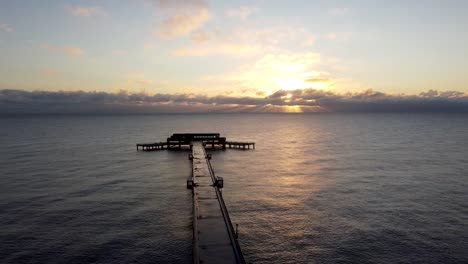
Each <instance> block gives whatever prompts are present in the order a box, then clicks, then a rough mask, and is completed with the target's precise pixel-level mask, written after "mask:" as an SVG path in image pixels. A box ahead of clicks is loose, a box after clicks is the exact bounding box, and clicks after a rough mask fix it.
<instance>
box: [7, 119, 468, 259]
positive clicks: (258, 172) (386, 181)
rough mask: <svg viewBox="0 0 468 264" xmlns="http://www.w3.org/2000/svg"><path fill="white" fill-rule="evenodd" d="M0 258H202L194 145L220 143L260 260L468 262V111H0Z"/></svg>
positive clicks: (233, 207) (246, 247)
mask: <svg viewBox="0 0 468 264" xmlns="http://www.w3.org/2000/svg"><path fill="white" fill-rule="evenodd" d="M0 124H1V129H0V143H1V144H0V263H15V264H16V263H191V245H192V244H191V242H192V241H191V238H192V233H191V230H192V229H191V223H192V219H191V215H192V212H191V210H192V208H191V192H190V191H189V190H187V189H186V188H185V180H186V177H187V176H188V175H190V173H191V165H190V162H189V160H188V159H187V154H188V152H167V151H160V152H137V151H136V148H135V143H137V142H152V141H159V140H164V139H165V138H166V137H167V136H169V135H171V134H172V133H174V132H220V133H222V134H223V135H226V136H227V137H228V139H233V140H248V141H255V142H256V143H257V145H256V146H257V148H256V150H254V151H241V150H226V151H212V152H211V153H213V159H212V163H213V166H214V169H215V172H216V174H217V175H218V176H222V177H223V178H224V181H225V183H224V185H225V188H224V190H223V193H224V197H225V201H226V204H227V206H228V208H229V210H230V213H231V219H232V221H233V222H234V223H238V224H239V232H240V237H239V242H240V244H241V247H242V250H243V252H244V255H245V257H246V259H247V261H248V262H249V263H468V115H446V114H432V115H431V114H368V115H366V114H348V115H338V114H336V115H335V114H316V115H313V114H304V115H287V114H259V115H252V114H248V115H247V114H239V115H237V114H231V115H153V116H17V117H0Z"/></svg>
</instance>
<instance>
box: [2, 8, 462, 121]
mask: <svg viewBox="0 0 468 264" xmlns="http://www.w3.org/2000/svg"><path fill="white" fill-rule="evenodd" d="M467 11H468V1H457V0H447V1H442V0H440V1H434V0H425V1H422V0H414V1H398V0H395V1H382V0H372V1H371V0H360V1H334V0H328V1H320V0H315V1H310V0H308V1H299V0H289V1H274V0H268V1H267V0H263V1H209V0H172V1H171V0H112V1H110V0H109V1H105V0H101V1H58V0H49V1H33V0H29V1H28V0H24V1H16V0H2V1H0V111H3V112H9V111H19V110H21V109H22V108H25V109H26V110H25V111H27V109H29V110H31V109H36V110H38V109H39V110H40V109H43V110H44V109H45V111H47V109H49V110H50V109H51V107H52V108H53V109H60V110H55V111H67V105H74V106H73V109H68V111H71V112H73V111H78V110H80V109H81V110H83V109H88V111H97V110H96V109H97V108H96V107H97V106H99V105H100V106H101V108H102V106H103V105H106V107H105V108H106V109H109V107H110V108H112V109H114V108H115V107H116V104H117V105H119V106H122V105H125V107H123V108H120V109H126V110H125V111H127V110H128V107H129V105H131V106H132V107H131V108H132V109H140V110H141V111H150V110H149V109H152V110H151V111H156V112H157V111H162V112H166V111H167V112H171V111H176V110H177V109H179V110H177V111H187V112H191V111H237V110H238V111H246V109H247V110H249V109H250V110H252V111H260V112H261V111H279V112H282V111H286V112H304V111H326V110H333V109H335V110H337V109H347V111H351V110H356V108H355V107H352V108H349V104H347V107H348V108H347V107H344V108H343V107H341V106H340V107H338V106H336V104H331V105H330V102H329V100H331V99H332V101H333V100H336V99H337V98H338V99H339V100H341V101H343V100H344V101H346V102H347V103H349V101H353V102H354V103H353V105H354V104H356V103H360V104H363V105H365V106H367V107H368V106H369V101H372V104H371V105H375V104H380V105H381V106H380V108H382V105H385V106H388V102H389V101H391V102H393V103H392V104H391V105H393V106H392V107H393V108H392V109H394V110H401V109H407V110H408V109H413V108H414V107H412V106H411V107H410V105H408V106H407V107H406V108H405V107H403V108H398V107H397V106H398V105H400V106H401V103H402V102H401V100H404V103H406V104H413V103H414V102H415V100H423V102H425V103H429V104H434V101H441V100H442V101H443V103H442V104H440V102H439V104H437V105H436V106H437V107H440V106H441V105H444V106H447V105H451V106H453V107H451V108H450V109H452V108H455V109H459V107H461V106H460V104H461V105H464V104H465V103H466V102H467V101H468V100H467V94H468V86H467V83H468V60H466V58H467V57H468V34H466V32H465V30H466V28H467V26H468V16H466V12H467ZM38 95H40V96H38ZM83 95H86V96H83ZM276 97H278V98H276ZM175 98H177V99H175ZM324 98H325V100H328V101H324ZM330 98H331V99H330ZM64 100H65V101H64ZM86 100H90V101H86ZM356 100H357V101H356ZM327 102H328V104H327ZM382 102H387V104H383V103H382ZM71 103H77V104H81V106H78V105H77V104H71ZM32 104H35V106H34V107H32V108H31V107H30V106H31V105H32ZM60 104H61V105H62V107H58V105H60ZM83 104H85V105H86V106H83ZM91 105H94V106H92V107H91ZM109 105H111V106H109ZM419 105H421V103H419ZM436 106H434V107H436ZM454 106H456V107H454ZM28 107H29V108H28ZM54 107H55V108H54ZM457 107H458V108H457ZM361 108H362V107H361V106H360V107H358V109H361ZM364 108H365V107H364ZM380 108H379V109H380ZM396 108H398V109H396ZM462 108H463V107H462ZM465 108H466V109H468V106H465ZM90 109H94V110H90ZM181 109H182V110H181ZM210 109H211V110H210ZM365 109H367V108H365ZM383 109H387V108H385V107H383ZM424 109H431V107H430V106H427V105H425V106H424ZM36 110H35V111H36ZM374 110H376V109H375V107H374V108H370V111H374ZM31 111H32V110H31ZM128 111H129V110H128ZM132 111H133V110H132ZM135 111H137V112H138V111H139V110H135ZM151 111H150V112H151Z"/></svg>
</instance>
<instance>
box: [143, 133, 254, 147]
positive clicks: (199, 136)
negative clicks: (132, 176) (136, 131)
mask: <svg viewBox="0 0 468 264" xmlns="http://www.w3.org/2000/svg"><path fill="white" fill-rule="evenodd" d="M192 142H202V143H203V144H204V145H205V148H211V149H215V148H219V149H226V147H227V148H236V149H250V148H251V147H252V148H254V149H255V143H254V142H239V141H227V140H226V137H221V135H220V134H219V133H176V134H173V135H172V136H170V137H168V138H167V140H166V142H155V143H140V144H137V145H136V146H137V150H143V151H156V150H164V149H167V150H182V149H188V148H190V146H191V143H192Z"/></svg>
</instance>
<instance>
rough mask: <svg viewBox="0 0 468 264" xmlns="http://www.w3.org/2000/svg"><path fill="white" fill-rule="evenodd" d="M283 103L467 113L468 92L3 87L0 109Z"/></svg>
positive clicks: (219, 107) (249, 107)
mask: <svg viewBox="0 0 468 264" xmlns="http://www.w3.org/2000/svg"><path fill="white" fill-rule="evenodd" d="M283 106H297V107H300V108H303V109H305V111H328V112H467V113H468V96H467V95H466V94H464V93H461V92H456V91H448V92H438V91H434V90H430V91H428V92H424V93H421V94H419V95H391V94H386V93H382V92H376V91H372V90H368V91H363V92H358V93H346V94H340V93H335V92H332V91H323V90H316V89H305V90H293V91H283V90H280V91H277V92H275V93H273V94H271V95H268V96H265V97H231V96H214V97H209V96H204V95H196V94H155V95H146V94H131V93H126V92H120V93H106V92H83V91H76V92H63V91H61V92H47V91H32V92H30V91H23V90H0V113H180V112H182V113H183V112H246V111H255V112H263V111H265V112H268V111H269V110H271V108H272V107H276V108H281V107H283Z"/></svg>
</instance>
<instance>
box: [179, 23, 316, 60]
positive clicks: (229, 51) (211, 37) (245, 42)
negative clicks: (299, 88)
mask: <svg viewBox="0 0 468 264" xmlns="http://www.w3.org/2000/svg"><path fill="white" fill-rule="evenodd" d="M191 40H192V42H191V43H190V45H187V46H184V47H179V48H176V49H175V50H173V51H172V55H175V56H209V55H220V54H222V55H228V56H246V55H255V54H260V53H265V52H269V51H272V50H277V49H278V47H279V46H282V45H283V44H284V45H288V44H289V43H291V42H293V43H300V45H301V46H302V47H309V46H311V45H313V43H314V40H315V39H314V37H313V35H312V34H310V33H309V32H308V31H307V30H305V29H303V28H290V27H276V28H256V27H249V28H246V27H239V28H234V29H228V30H219V29H216V28H215V29H212V30H198V31H196V32H193V33H192V34H191Z"/></svg>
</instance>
